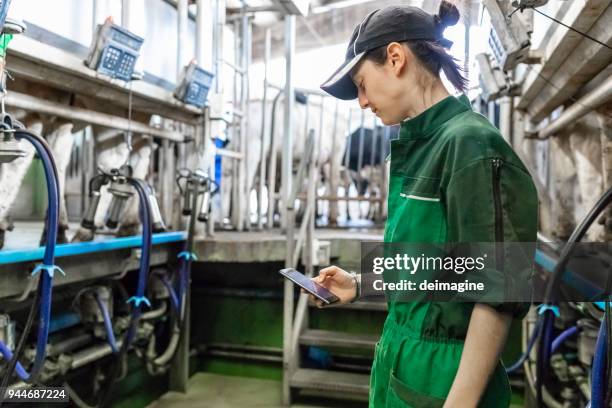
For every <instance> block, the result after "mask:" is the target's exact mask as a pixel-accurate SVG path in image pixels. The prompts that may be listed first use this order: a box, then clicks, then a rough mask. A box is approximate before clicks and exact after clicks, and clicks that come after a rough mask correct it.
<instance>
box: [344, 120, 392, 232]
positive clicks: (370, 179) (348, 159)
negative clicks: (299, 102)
mask: <svg viewBox="0 0 612 408" xmlns="http://www.w3.org/2000/svg"><path fill="white" fill-rule="evenodd" d="M398 131H399V128H398V127H397V126H392V127H388V128H385V127H383V126H376V127H375V128H368V127H362V126H360V127H358V128H357V129H355V130H354V131H353V132H352V133H351V134H350V136H349V138H348V142H347V144H346V147H345V150H344V153H343V159H342V165H343V166H344V168H345V169H346V171H345V173H344V174H345V178H344V184H345V191H348V190H349V189H350V187H351V184H354V185H355V186H356V192H357V195H359V196H366V197H370V198H372V197H381V196H382V191H383V189H384V188H385V186H383V183H384V182H385V180H388V177H384V173H385V168H386V165H385V158H386V157H387V156H388V155H389V152H390V140H391V139H395V138H396V137H397V134H398ZM360 151H361V158H360V157H359V156H360ZM378 205H379V204H378V203H374V202H369V205H368V206H367V208H368V215H367V218H368V219H373V218H374V216H375V214H380V215H381V216H382V217H384V216H385V214H384V213H385V211H384V206H383V208H381V209H380V211H379V210H378V209H377V207H378ZM360 210H361V206H359V212H361V211H360ZM346 218H347V220H350V219H351V218H353V217H352V216H351V211H349V206H347V207H346Z"/></svg>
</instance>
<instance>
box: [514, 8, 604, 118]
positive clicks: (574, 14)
mask: <svg viewBox="0 0 612 408" xmlns="http://www.w3.org/2000/svg"><path fill="white" fill-rule="evenodd" d="M609 4H610V1H609V0H587V1H573V2H567V3H562V5H561V8H560V9H559V12H561V13H562V12H564V13H563V14H564V15H563V16H562V18H561V19H562V20H563V22H564V23H566V24H568V25H570V26H572V27H574V28H576V29H577V30H579V31H582V32H587V31H588V30H589V29H590V28H591V27H592V26H593V24H594V23H595V21H597V19H598V18H599V17H600V16H601V14H602V13H603V12H604V11H605V10H606V8H607V7H608V6H609ZM564 7H567V10H564V9H563V8H564ZM581 40H582V36H581V35H580V34H578V33H576V32H574V31H572V30H570V29H568V28H566V27H563V26H562V25H560V24H556V23H554V22H551V26H550V27H549V29H548V31H547V34H546V35H545V40H544V41H543V43H542V45H541V46H540V48H539V52H540V53H541V54H542V58H543V64H542V65H536V66H534V67H533V69H531V70H530V71H529V72H528V73H527V75H526V77H525V80H524V81H523V86H522V90H521V96H520V99H519V101H518V104H517V108H518V109H527V107H528V106H529V105H530V104H531V102H532V101H533V100H534V99H535V98H536V97H537V96H538V94H539V93H540V91H541V90H542V89H543V88H544V87H546V85H547V83H546V80H545V79H544V78H546V79H548V78H551V77H552V76H553V74H554V73H555V71H556V70H557V68H558V67H560V66H561V65H563V64H565V60H566V59H567V56H568V55H569V54H570V53H571V52H572V50H574V49H575V48H576V47H577V46H578V44H579V43H580V41H581Z"/></svg>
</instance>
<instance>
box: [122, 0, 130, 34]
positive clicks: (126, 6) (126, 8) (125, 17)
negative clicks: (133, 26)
mask: <svg viewBox="0 0 612 408" xmlns="http://www.w3.org/2000/svg"><path fill="white" fill-rule="evenodd" d="M130 11H131V10H130V0H121V26H122V27H123V28H125V29H128V30H129V29H130V23H131V21H130V17H131V15H130V14H131V13H130Z"/></svg>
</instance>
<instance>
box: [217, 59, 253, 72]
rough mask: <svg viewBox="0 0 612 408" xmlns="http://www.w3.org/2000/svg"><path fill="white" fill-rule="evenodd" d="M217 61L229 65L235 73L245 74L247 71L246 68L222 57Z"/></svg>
mask: <svg viewBox="0 0 612 408" xmlns="http://www.w3.org/2000/svg"><path fill="white" fill-rule="evenodd" d="M219 62H222V63H223V64H225V65H227V66H228V67H230V68H231V69H232V70H233V71H234V73H236V74H240V75H243V74H246V72H247V70H246V69H244V68H241V67H239V66H238V65H236V64H233V63H231V62H230V61H228V60H224V59H222V60H219Z"/></svg>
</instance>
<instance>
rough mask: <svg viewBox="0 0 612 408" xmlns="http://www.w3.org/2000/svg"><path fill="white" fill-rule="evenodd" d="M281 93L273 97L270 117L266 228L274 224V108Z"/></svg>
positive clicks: (275, 154) (270, 227)
mask: <svg viewBox="0 0 612 408" xmlns="http://www.w3.org/2000/svg"><path fill="white" fill-rule="evenodd" d="M282 95H283V92H282V91H279V92H278V93H277V94H276V96H275V97H274V101H273V102H272V113H271V115H270V116H271V119H270V160H269V166H270V167H269V169H268V225H267V227H268V229H272V227H273V226H274V208H275V206H276V200H277V198H276V161H277V151H276V108H277V106H278V101H279V100H280V97H281V96H282Z"/></svg>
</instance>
